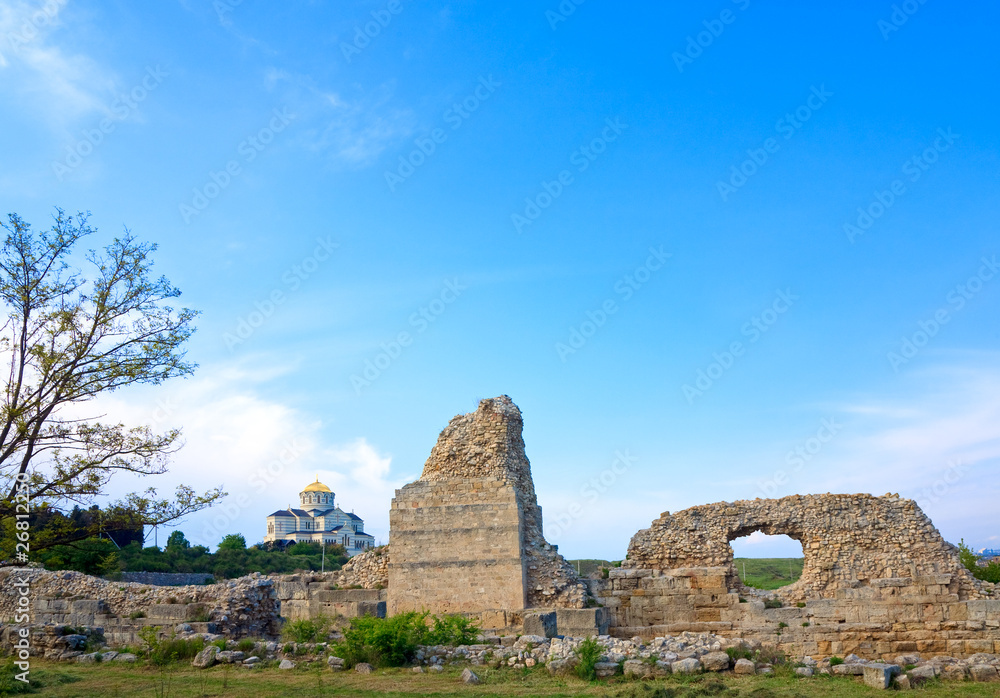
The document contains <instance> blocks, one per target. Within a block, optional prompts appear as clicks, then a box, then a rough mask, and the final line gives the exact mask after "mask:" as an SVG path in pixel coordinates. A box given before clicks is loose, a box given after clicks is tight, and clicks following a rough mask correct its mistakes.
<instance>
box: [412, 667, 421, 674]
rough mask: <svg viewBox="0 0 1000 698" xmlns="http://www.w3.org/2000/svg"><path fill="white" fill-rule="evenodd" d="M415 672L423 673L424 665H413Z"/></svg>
mask: <svg viewBox="0 0 1000 698" xmlns="http://www.w3.org/2000/svg"><path fill="white" fill-rule="evenodd" d="M413 673H414V674H423V673H424V668H423V667H422V666H415V667H413Z"/></svg>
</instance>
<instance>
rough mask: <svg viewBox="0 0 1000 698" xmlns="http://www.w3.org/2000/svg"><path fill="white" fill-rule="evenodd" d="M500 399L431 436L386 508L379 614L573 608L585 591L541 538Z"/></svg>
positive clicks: (507, 410) (512, 411)
mask: <svg viewBox="0 0 1000 698" xmlns="http://www.w3.org/2000/svg"><path fill="white" fill-rule="evenodd" d="M522 429H523V421H522V418H521V411H520V410H519V409H518V408H517V406H516V405H515V404H514V403H513V402H512V401H511V399H510V398H509V397H507V396H506V395H502V396H500V397H497V398H492V399H487V400H482V401H481V402H480V403H479V407H478V409H477V410H476V411H475V412H472V413H469V414H465V415H459V416H457V417H455V418H453V419H452V420H451V421H450V422H449V423H448V426H447V427H445V429H444V430H443V431H442V432H441V435H440V437H439V438H438V441H437V443H436V444H435V445H434V448H433V449H432V450H431V454H430V457H429V458H428V459H427V462H426V463H425V464H424V470H423V473H422V474H421V477H420V479H419V480H417V481H416V482H413V483H410V484H409V485H407V486H405V487H404V488H402V489H401V490H397V492H396V497H395V498H394V499H393V502H392V509H391V510H390V538H391V541H392V550H393V554H392V560H391V563H390V565H389V612H390V613H393V612H397V611H403V610H421V609H427V610H431V611H436V612H455V611H462V612H478V611H483V610H488V609H505V610H511V611H515V610H521V609H524V608H536V607H553V608H582V607H583V605H584V603H585V599H586V595H587V591H586V586H585V585H584V584H583V583H581V582H580V581H579V580H578V579H577V577H576V573H575V571H574V570H573V568H572V567H571V566H570V565H569V563H567V562H566V561H565V560H564V559H563V558H562V556H561V555H559V554H558V553H557V552H556V550H555V548H554V547H553V546H551V545H549V544H548V543H547V542H546V541H545V538H544V536H543V535H542V511H541V507H539V506H538V500H537V498H536V496H535V487H534V484H533V482H532V479H531V466H530V464H529V463H528V458H527V456H526V455H525V452H524V441H523V439H522V437H521V432H522Z"/></svg>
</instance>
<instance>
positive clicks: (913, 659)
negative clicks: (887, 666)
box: [893, 654, 920, 666]
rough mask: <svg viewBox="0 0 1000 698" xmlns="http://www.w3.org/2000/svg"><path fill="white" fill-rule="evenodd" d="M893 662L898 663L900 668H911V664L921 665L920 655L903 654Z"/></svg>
mask: <svg viewBox="0 0 1000 698" xmlns="http://www.w3.org/2000/svg"><path fill="white" fill-rule="evenodd" d="M893 662H894V663H896V664H898V665H899V666H910V665H911V664H919V663H920V655H919V654H901V655H899V656H898V657H896V659H894V660H893Z"/></svg>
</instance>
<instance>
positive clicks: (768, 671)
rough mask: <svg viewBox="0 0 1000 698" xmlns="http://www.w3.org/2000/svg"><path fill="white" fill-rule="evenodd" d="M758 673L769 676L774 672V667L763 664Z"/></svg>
mask: <svg viewBox="0 0 1000 698" xmlns="http://www.w3.org/2000/svg"><path fill="white" fill-rule="evenodd" d="M757 673H758V674H763V675H764V676H769V675H771V674H773V673H774V667H770V666H762V667H761V668H759V669H758V670H757Z"/></svg>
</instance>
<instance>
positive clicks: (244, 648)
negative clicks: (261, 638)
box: [236, 638, 257, 654]
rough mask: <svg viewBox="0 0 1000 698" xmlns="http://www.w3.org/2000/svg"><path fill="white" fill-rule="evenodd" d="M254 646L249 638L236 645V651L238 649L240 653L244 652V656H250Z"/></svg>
mask: <svg viewBox="0 0 1000 698" xmlns="http://www.w3.org/2000/svg"><path fill="white" fill-rule="evenodd" d="M256 644H257V643H255V642H254V641H253V640H251V639H250V638H244V639H242V640H240V641H239V642H237V643H236V649H238V650H239V651H240V652H244V653H245V654H250V653H251V652H253V650H254V647H255V646H256Z"/></svg>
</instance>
